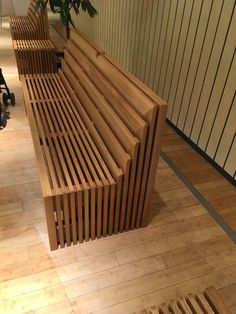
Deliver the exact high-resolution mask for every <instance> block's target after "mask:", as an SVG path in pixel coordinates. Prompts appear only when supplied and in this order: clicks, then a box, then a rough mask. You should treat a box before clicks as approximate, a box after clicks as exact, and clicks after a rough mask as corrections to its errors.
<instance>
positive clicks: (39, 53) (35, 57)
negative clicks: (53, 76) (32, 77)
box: [13, 39, 55, 75]
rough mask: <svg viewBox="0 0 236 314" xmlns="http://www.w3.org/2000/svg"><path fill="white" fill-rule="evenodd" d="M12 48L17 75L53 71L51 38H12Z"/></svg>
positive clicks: (53, 47)
mask: <svg viewBox="0 0 236 314" xmlns="http://www.w3.org/2000/svg"><path fill="white" fill-rule="evenodd" d="M13 49H14V53H15V57H16V63H17V68H18V73H19V75H20V74H37V73H52V72H53V63H52V62H53V61H52V53H53V51H54V50H55V46H54V45H53V43H52V42H51V40H47V39H45V40H36V39H35V40H13Z"/></svg>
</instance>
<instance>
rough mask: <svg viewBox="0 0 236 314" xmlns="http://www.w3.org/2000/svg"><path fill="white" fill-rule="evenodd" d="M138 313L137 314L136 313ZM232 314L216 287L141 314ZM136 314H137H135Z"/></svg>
mask: <svg viewBox="0 0 236 314" xmlns="http://www.w3.org/2000/svg"><path fill="white" fill-rule="evenodd" d="M136 313H137V312H136ZM186 313H188V314H231V312H230V310H229V308H228V307H227V305H226V304H225V302H224V300H223V299H222V297H221V295H220V294H219V293H218V292H217V291H216V289H215V288H214V287H209V288H206V289H205V290H204V291H203V292H199V293H195V294H188V295H187V296H185V297H181V298H179V299H177V300H172V301H170V302H169V303H163V304H161V305H154V306H151V307H149V308H146V309H144V310H142V311H141V312H139V314H186ZM134 314H135V313H134Z"/></svg>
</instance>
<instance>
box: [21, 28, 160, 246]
mask: <svg viewBox="0 0 236 314" xmlns="http://www.w3.org/2000/svg"><path fill="white" fill-rule="evenodd" d="M21 79H22V83H23V90H24V97H25V103H26V110H27V113H28V117H29V122H30V126H31V130H32V136H33V140H34V146H35V150H36V157H37V160H38V165H39V174H40V181H41V186H42V191H43V196H44V200H45V209H46V216H47V223H48V232H49V239H50V246H51V249H56V248H57V247H58V244H59V245H60V246H61V247H64V246H65V243H66V244H67V245H70V244H71V242H73V243H74V244H75V243H76V242H77V241H80V242H81V241H83V240H86V241H88V240H89V239H95V238H100V237H101V236H107V235H112V234H114V233H118V232H123V231H125V230H131V229H134V228H139V227H141V226H146V224H147V221H148V213H149V208H150V201H151V195H152V191H153V186H154V180H155V174H156V169H157V162H158V157H159V151H160V143H161V131H162V127H163V124H164V120H165V115H166V104H165V103H164V102H163V101H162V100H161V99H160V98H159V97H158V96H157V95H155V94H154V93H153V92H152V91H150V90H149V89H148V88H147V87H146V86H145V85H143V84H142V83H141V82H139V81H138V80H137V79H135V78H134V77H133V76H131V75H130V74H129V73H128V72H126V71H125V70H124V69H122V67H121V66H120V65H118V64H117V63H116V62H115V61H113V60H112V59H111V58H109V57H107V56H106V55H105V54H104V53H101V51H100V50H99V48H97V47H95V46H94V45H92V44H91V43H90V42H89V41H88V40H87V39H86V38H85V37H83V36H82V35H81V34H80V33H79V32H77V31H72V32H71V39H70V40H69V41H68V43H67V46H66V50H65V56H64V59H63V60H62V69H61V70H60V71H59V74H41V75H22V76H21Z"/></svg>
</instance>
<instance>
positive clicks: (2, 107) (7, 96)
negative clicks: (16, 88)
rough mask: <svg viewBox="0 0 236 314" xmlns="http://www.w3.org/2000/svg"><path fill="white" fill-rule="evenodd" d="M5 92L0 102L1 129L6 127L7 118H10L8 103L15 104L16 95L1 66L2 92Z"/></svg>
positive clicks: (0, 88) (0, 87) (0, 84)
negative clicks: (10, 88)
mask: <svg viewBox="0 0 236 314" xmlns="http://www.w3.org/2000/svg"><path fill="white" fill-rule="evenodd" d="M3 90H5V92H4V93H3V94H2V102H3V103H1V102H0V130H1V129H3V128H5V127H6V125H7V120H8V119H10V113H9V112H8V111H7V106H8V105H12V106H14V105H15V103H16V102H15V95H14V93H11V92H10V90H9V88H8V86H7V83H6V81H5V79H4V76H3V74H2V69H1V68H0V93H2V92H3Z"/></svg>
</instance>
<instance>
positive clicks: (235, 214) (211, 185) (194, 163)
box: [162, 125, 236, 232]
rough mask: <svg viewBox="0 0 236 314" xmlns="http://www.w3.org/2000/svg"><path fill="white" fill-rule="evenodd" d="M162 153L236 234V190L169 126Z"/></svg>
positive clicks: (165, 132) (165, 133) (165, 134)
mask: <svg viewBox="0 0 236 314" xmlns="http://www.w3.org/2000/svg"><path fill="white" fill-rule="evenodd" d="M162 150H163V152H164V153H165V154H166V155H167V156H168V157H169V158H170V159H171V160H172V162H173V163H174V164H175V165H176V167H177V168H178V169H179V170H180V171H181V173H182V174H183V175H184V176H186V177H187V178H188V180H189V181H190V182H191V183H192V185H193V186H194V187H195V188H196V189H197V190H198V191H199V192H200V193H201V194H202V195H203V197H204V198H205V199H206V200H207V201H208V202H209V203H210V205H211V206H213V208H214V209H215V210H216V211H217V213H218V214H220V215H221V217H222V218H223V219H224V221H225V223H226V224H227V225H228V226H229V227H231V228H232V229H233V230H234V231H235V232H236V190H235V187H234V186H233V185H232V184H231V183H230V182H229V181H228V180H227V179H225V178H224V177H223V176H222V175H221V174H220V173H219V172H218V171H217V170H216V169H214V168H213V167H212V166H211V165H210V164H209V163H208V162H207V161H206V160H205V159H204V158H203V157H202V156H200V155H199V153H197V152H196V151H195V150H194V149H193V148H192V147H191V146H190V145H188V144H187V143H186V142H185V141H184V140H183V139H182V138H181V137H180V136H179V135H178V134H177V133H176V132H175V131H174V130H173V129H171V127H170V126H168V125H166V129H165V131H164V137H163V145H162ZM206 174H207V175H206Z"/></svg>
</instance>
